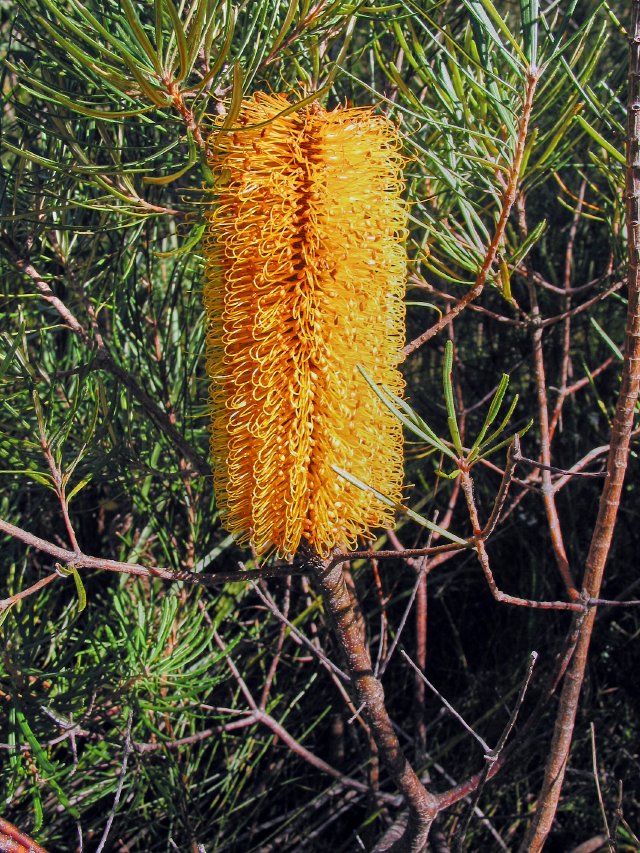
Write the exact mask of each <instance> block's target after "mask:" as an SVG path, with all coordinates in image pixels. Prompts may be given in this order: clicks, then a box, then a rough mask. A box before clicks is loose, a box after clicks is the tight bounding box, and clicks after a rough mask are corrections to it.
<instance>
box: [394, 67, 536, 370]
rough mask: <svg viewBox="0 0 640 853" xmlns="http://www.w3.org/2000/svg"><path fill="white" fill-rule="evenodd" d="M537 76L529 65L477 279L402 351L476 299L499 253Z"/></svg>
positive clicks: (418, 344)
mask: <svg viewBox="0 0 640 853" xmlns="http://www.w3.org/2000/svg"><path fill="white" fill-rule="evenodd" d="M539 76H540V72H539V71H537V70H534V69H532V68H529V69H528V71H527V85H526V89H525V95H524V103H523V108H522V115H521V117H520V122H519V128H518V137H517V139H516V147H515V151H514V156H513V162H512V163H511V167H510V169H509V177H508V179H507V183H506V186H505V189H504V192H503V194H502V207H501V210H500V217H499V219H498V223H497V225H496V228H495V231H494V233H493V237H492V239H491V242H490V243H489V246H488V248H487V251H486V252H485V256H484V260H483V262H482V266H481V267H480V271H479V272H478V275H477V276H476V280H475V282H474V285H473V287H472V288H471V290H469V291H468V292H467V293H466V294H465V295H464V296H463V297H462V299H459V300H458V302H456V304H455V305H454V306H453V307H452V308H450V309H449V310H448V311H447V313H446V314H445V315H444V316H443V317H441V318H440V320H438V322H437V323H435V324H434V325H433V326H431V328H429V329H427V330H426V331H425V332H423V333H422V334H421V335H418V337H417V338H415V339H414V340H413V341H411V342H410V343H408V344H407V345H406V346H405V347H404V349H403V353H404V354H405V355H406V356H408V355H411V353H413V352H415V351H416V350H417V349H419V348H420V347H421V346H422V345H423V344H426V343H427V341H430V340H431V338H433V337H434V335H437V334H438V332H440V331H442V329H444V328H445V326H447V325H449V323H450V322H451V321H452V320H454V319H455V318H456V317H457V316H458V314H460V313H461V312H462V311H464V309H465V308H466V307H467V306H468V305H469V304H470V303H471V302H473V301H474V300H475V299H477V298H478V297H479V296H480V294H481V293H482V291H483V289H484V286H485V283H486V281H487V278H488V276H489V273H490V271H491V267H492V266H493V263H494V261H495V259H496V255H497V253H498V248H499V246H500V243H501V241H502V238H503V236H504V232H505V229H506V227H507V221H508V219H509V214H510V213H511V208H512V207H513V204H514V202H515V200H516V196H517V192H518V180H519V178H520V167H521V166H522V158H523V157H524V151H525V145H526V142H527V132H528V129H529V119H530V118H531V112H532V109H533V96H534V94H535V90H536V85H537V83H538V78H539Z"/></svg>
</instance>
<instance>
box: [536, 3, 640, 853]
mask: <svg viewBox="0 0 640 853" xmlns="http://www.w3.org/2000/svg"><path fill="white" fill-rule="evenodd" d="M629 33H630V36H629V96H628V97H629V100H628V108H627V155H626V156H627V167H626V176H625V177H626V224H627V242H628V271H629V272H628V277H627V278H628V308H627V328H626V335H625V346H624V360H623V368H622V380H621V385H620V392H619V396H618V402H617V405H616V414H615V418H614V422H613V427H612V430H611V447H610V450H609V457H608V462H607V479H606V480H605V484H604V487H603V490H602V493H601V495H600V502H599V506H598V516H597V519H596V525H595V529H594V532H593V537H592V539H591V544H590V547H589V553H588V555H587V559H586V564H585V576H584V590H585V594H586V595H588V596H589V597H591V598H597V597H598V596H599V593H600V589H601V586H602V580H603V576H604V569H605V565H606V561H607V556H608V554H609V549H610V546H611V540H612V537H613V531H614V528H615V524H616V519H617V515H618V507H619V504H620V497H621V495H622V486H623V483H624V476H625V472H626V469H627V463H628V457H629V444H630V436H631V432H632V430H633V422H634V415H635V407H636V403H637V400H638V393H639V390H640V267H639V261H640V0H633V3H632V23H631V27H630V30H629ZM595 615H596V614H595V611H594V610H591V611H590V612H589V613H587V615H586V617H585V620H584V622H583V624H582V626H581V629H580V634H579V637H578V642H577V645H576V651H575V654H574V656H573V659H572V662H571V665H570V667H569V670H568V672H567V675H566V677H565V681H564V685H563V689H562V694H561V697H560V707H559V709H558V714H557V717H556V724H555V729H554V734H553V739H552V743H551V748H550V751H549V759H548V761H547V765H546V768H545V775H544V780H543V784H542V789H541V791H540V795H539V797H538V805H537V808H536V812H535V815H534V818H533V821H532V823H531V825H530V827H529V831H528V832H527V835H526V837H525V839H524V841H523V844H522V847H521V850H522V851H523V853H524V851H527V853H539V851H541V850H542V848H543V846H544V843H545V841H546V838H547V836H548V834H549V831H550V829H551V824H552V821H553V818H554V816H555V813H556V809H557V806H558V800H559V798H560V792H561V790H562V784H563V781H564V774H565V770H566V767H567V762H568V758H569V750H570V747H571V741H572V737H573V728H574V724H575V718H576V713H577V709H578V703H579V699H580V692H581V688H582V683H583V681H584V675H585V670H586V666H587V660H588V655H589V645H590V641H591V634H592V631H593V624H594V620H595Z"/></svg>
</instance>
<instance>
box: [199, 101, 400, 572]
mask: <svg viewBox="0 0 640 853" xmlns="http://www.w3.org/2000/svg"><path fill="white" fill-rule="evenodd" d="M289 106H290V104H289V102H288V101H287V99H286V97H284V96H282V95H266V94H262V93H258V94H256V95H255V96H254V97H252V98H250V99H248V100H246V101H244V102H243V104H242V106H241V108H240V113H239V115H238V117H237V119H236V120H235V122H234V125H236V126H237V128H238V129H236V130H235V132H232V131H226V130H223V131H214V132H213V133H212V134H211V137H210V139H209V147H210V150H211V151H212V152H213V153H212V155H211V157H210V166H211V168H212V169H213V171H214V175H215V178H216V195H217V199H216V204H215V207H214V208H213V209H212V210H211V211H210V212H209V213H208V214H207V217H208V231H207V237H206V240H205V255H206V274H205V286H204V301H205V308H206V312H207V315H208V323H209V328H208V357H207V366H208V371H209V374H210V376H211V379H212V392H211V394H212V407H213V417H212V427H211V450H212V455H213V465H214V485H215V488H216V493H217V497H218V505H219V507H220V510H221V512H222V513H223V518H224V523H225V526H226V528H227V529H228V530H229V531H230V532H232V533H234V534H236V535H237V536H238V538H239V541H241V542H245V543H246V542H251V544H253V546H254V547H255V548H256V550H257V552H258V553H265V552H267V551H269V550H273V549H274V548H275V549H276V550H277V552H278V553H279V554H280V555H281V556H286V557H289V556H292V555H293V554H295V552H296V550H297V548H298V546H299V545H300V543H301V541H302V540H304V541H306V542H307V543H308V545H309V546H311V547H312V548H313V549H314V550H315V551H317V552H318V553H319V554H320V555H321V556H326V555H327V554H328V553H329V552H330V551H331V549H332V548H334V547H335V546H336V545H342V546H344V545H348V546H351V547H353V546H354V545H355V542H356V538H357V537H358V536H359V535H363V534H365V535H366V534H368V533H369V531H370V530H371V528H373V527H376V526H379V525H383V524H388V523H390V522H391V516H392V512H393V510H391V509H389V507H388V506H386V505H385V504H384V503H383V502H382V501H380V499H379V498H378V497H376V495H375V494H373V493H372V492H369V491H367V490H364V489H360V488H358V487H357V486H354V485H353V484H351V483H350V482H348V481H347V480H346V479H345V478H343V477H341V476H340V475H339V474H338V473H337V472H336V470H335V467H337V468H340V469H343V470H345V471H347V472H349V473H350V474H351V475H352V476H353V477H354V478H357V479H359V480H361V481H363V482H364V483H367V484H370V485H371V486H373V487H374V488H375V489H377V490H378V491H379V492H381V493H383V494H384V495H386V496H388V497H389V498H391V500H392V501H395V502H398V501H399V500H400V498H401V488H402V475H403V469H402V429H401V424H400V423H399V421H398V420H397V419H396V418H395V417H394V416H393V414H392V413H391V412H389V411H388V409H386V408H385V406H384V405H383V404H382V403H381V402H380V400H379V399H378V397H377V396H376V395H375V394H374V393H373V392H372V390H371V388H370V387H369V386H368V385H367V383H366V381H365V379H364V378H363V376H362V374H361V372H360V370H359V369H358V365H362V367H363V368H364V369H365V371H366V373H367V374H368V375H369V376H370V377H371V379H373V380H374V381H375V382H377V383H379V384H384V385H386V386H387V387H388V388H389V389H390V390H391V391H392V392H393V393H395V394H401V393H402V387H403V380H402V377H401V374H400V372H399V370H398V364H399V362H400V361H401V358H402V356H401V353H400V350H401V347H402V345H403V343H404V308H403V302H402V296H403V293H404V280H405V250H404V242H405V238H406V206H405V203H404V202H403V201H402V199H401V192H402V189H403V184H402V173H401V170H402V156H401V154H400V152H399V145H400V143H399V139H398V135H397V131H396V129H395V127H394V126H393V125H392V124H391V123H390V122H389V121H387V120H386V119H384V118H382V117H380V116H377V115H374V114H373V112H372V110H371V109H342V108H338V109H335V110H333V111H326V110H324V109H323V108H322V107H320V106H319V105H317V104H313V105H311V106H307V107H305V108H301V109H299V110H297V111H295V112H291V113H289V114H288V115H284V116H283V115H280V114H281V113H282V112H283V111H284V110H286V109H287V107H289ZM255 125H259V126H258V127H255Z"/></svg>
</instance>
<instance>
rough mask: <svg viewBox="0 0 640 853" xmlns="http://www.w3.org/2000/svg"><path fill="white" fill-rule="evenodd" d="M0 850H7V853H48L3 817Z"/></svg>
mask: <svg viewBox="0 0 640 853" xmlns="http://www.w3.org/2000/svg"><path fill="white" fill-rule="evenodd" d="M0 850H5V851H7V853H47V851H46V850H45V849H44V847H41V846H40V845H39V844H38V843H37V842H35V841H34V840H33V839H32V838H29V836H28V835H25V833H24V832H21V831H20V830H19V829H18V827H17V826H14V825H13V824H12V823H9V821H8V820H5V819H4V818H2V817H0Z"/></svg>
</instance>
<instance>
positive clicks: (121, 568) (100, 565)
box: [0, 518, 302, 604]
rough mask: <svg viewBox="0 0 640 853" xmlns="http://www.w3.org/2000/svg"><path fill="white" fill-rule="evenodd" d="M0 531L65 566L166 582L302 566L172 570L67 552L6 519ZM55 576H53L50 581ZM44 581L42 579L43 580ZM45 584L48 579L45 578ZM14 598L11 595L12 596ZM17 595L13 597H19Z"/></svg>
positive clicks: (235, 577)
mask: <svg viewBox="0 0 640 853" xmlns="http://www.w3.org/2000/svg"><path fill="white" fill-rule="evenodd" d="M0 533H5V534H6V535H7V536H12V537H13V538H14V539H19V540H20V541H21V542H24V544H25V545H29V546H30V547H31V548H36V549H37V550H38V551H43V552H44V553H45V554H49V556H51V557H55V559H56V560H58V561H59V562H60V563H63V564H64V565H66V566H73V567H74V568H76V569H97V570H102V571H107V572H117V573H119V574H125V575H135V576H136V577H141V578H158V579H160V580H165V581H173V582H175V581H180V582H182V583H188V584H192V585H193V586H205V587H215V586H218V584H221V583H229V582H230V581H251V580H255V579H256V578H266V577H286V576H287V575H289V574H300V572H301V571H302V569H297V568H296V567H295V566H292V565H289V564H288V563H287V564H285V565H275V566H271V567H269V568H265V569H261V570H260V571H259V572H257V571H238V572H218V573H216V574H199V573H197V572H185V571H174V570H173V569H165V568H161V567H159V566H140V565H138V564H137V563H121V562H118V561H117V560H106V559H102V558H101V557H90V556H89V555H87V554H84V553H82V552H81V551H77V552H76V551H69V550H68V549H67V548H61V547H60V546H59V545H54V544H53V542H48V541H47V540H46V539H41V538H40V537H39V536H34V534H33V533H29V532H28V531H26V530H23V529H22V528H21V527H16V526H15V525H13V524H10V523H9V522H8V521H5V520H4V519H2V518H0ZM55 577H56V575H55V574H54V575H53V576H52V580H53V579H55ZM43 580H44V579H43ZM47 583H51V581H49V580H47ZM42 586H46V583H43V582H41V581H39V582H38V583H37V584H34V586H33V587H29V590H24V592H23V593H18V598H25V597H26V595H31V594H32V593H33V592H36V591H37V589H40V588H41V587H42ZM12 598H13V597H12ZM18 598H16V600H18ZM6 603H12V599H6V600H5V601H4V602H2V604H6Z"/></svg>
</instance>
